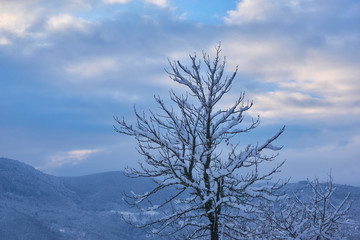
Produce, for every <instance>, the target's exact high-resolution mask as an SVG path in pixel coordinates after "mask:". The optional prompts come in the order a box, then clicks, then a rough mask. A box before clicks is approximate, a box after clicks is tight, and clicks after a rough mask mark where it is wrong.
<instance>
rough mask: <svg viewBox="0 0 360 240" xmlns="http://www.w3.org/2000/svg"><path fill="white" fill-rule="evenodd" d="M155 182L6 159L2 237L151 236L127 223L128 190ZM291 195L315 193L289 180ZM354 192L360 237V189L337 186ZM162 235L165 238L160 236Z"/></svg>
mask: <svg viewBox="0 0 360 240" xmlns="http://www.w3.org/2000/svg"><path fill="white" fill-rule="evenodd" d="M152 184H153V183H152V182H151V181H149V180H146V179H130V178H127V177H125V176H124V174H123V173H122V172H108V173H100V174H94V175H89V176H82V177H61V178H60V177H54V176H50V175H47V174H44V173H42V172H40V171H38V170H36V169H34V168H33V167H31V166H28V165H26V164H23V163H20V162H18V161H15V160H10V159H4V158H0V239H6V240H19V239H26V240H33V239H34V240H42V239H44V240H45V239H53V240H65V239H79V240H85V239H86V240H95V239H96V240H98V239H104V240H115V239H121V240H135V239H136V240H142V239H150V238H146V237H145V235H144V234H143V233H142V232H140V231H139V230H137V229H134V228H133V227H132V226H129V225H127V224H126V223H124V222H123V219H122V214H125V213H129V212H135V211H136V209H131V208H129V206H128V205H126V204H125V203H124V202H123V201H122V193H123V192H127V193H128V192H130V191H131V190H134V191H136V192H143V191H145V190H149V188H151V185H152ZM285 190H286V192H287V193H289V194H293V193H295V194H297V195H298V196H301V197H304V198H306V197H307V196H309V195H310V191H309V189H308V188H307V185H306V184H305V182H299V183H295V184H289V185H287V186H286V188H285ZM348 192H351V196H352V197H351V198H352V200H353V206H352V209H351V212H350V213H351V215H352V216H353V219H354V221H355V222H356V225H354V226H353V227H351V228H349V229H350V230H349V231H350V232H349V235H352V237H351V238H349V239H360V234H359V228H358V227H359V223H360V188H359V187H352V186H345V185H337V194H336V195H335V198H334V200H335V201H336V200H337V199H338V200H340V199H342V198H344V197H345V195H346V194H347V193H348ZM156 239H159V238H156Z"/></svg>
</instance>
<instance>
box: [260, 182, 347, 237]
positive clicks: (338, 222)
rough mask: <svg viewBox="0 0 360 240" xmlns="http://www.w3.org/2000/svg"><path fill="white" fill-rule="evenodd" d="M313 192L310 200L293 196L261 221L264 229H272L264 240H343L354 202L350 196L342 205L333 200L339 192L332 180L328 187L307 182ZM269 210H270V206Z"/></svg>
mask: <svg viewBox="0 0 360 240" xmlns="http://www.w3.org/2000/svg"><path fill="white" fill-rule="evenodd" d="M307 184H308V187H309V188H310V189H311V191H312V196H311V198H310V199H306V200H304V199H303V197H302V196H300V195H299V194H296V193H294V196H293V197H288V198H287V199H286V201H283V202H281V204H280V206H279V207H278V208H274V207H272V209H271V210H270V209H267V210H266V211H265V216H266V217H265V219H263V220H262V223H263V224H264V228H271V229H269V231H268V233H269V234H267V235H266V236H265V237H264V239H298V240H308V239H314V240H315V239H316V240H330V239H332V240H333V239H344V236H343V233H344V232H343V231H341V227H342V225H345V224H346V225H349V223H350V218H349V216H348V211H349V209H350V207H351V204H352V202H351V201H350V198H349V197H350V193H348V194H347V196H346V197H345V198H344V199H343V200H342V201H340V202H338V203H335V201H334V200H333V199H332V198H333V195H334V193H335V191H336V187H334V185H333V179H332V176H331V175H330V176H329V180H328V181H327V182H326V183H323V184H320V182H319V180H318V179H317V178H315V179H314V180H313V181H310V180H309V179H308V180H307ZM268 207H269V206H268Z"/></svg>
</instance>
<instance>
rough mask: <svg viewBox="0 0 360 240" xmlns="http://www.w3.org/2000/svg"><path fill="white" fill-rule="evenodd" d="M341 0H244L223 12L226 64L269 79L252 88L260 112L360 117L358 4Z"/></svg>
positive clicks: (275, 115) (259, 80)
mask: <svg viewBox="0 0 360 240" xmlns="http://www.w3.org/2000/svg"><path fill="white" fill-rule="evenodd" d="M345 2H346V4H345V3H342V4H340V3H339V2H337V1H330V2H327V3H325V2H324V1H313V0H307V1H297V0H290V1H280V0H271V1H264V0H252V1H249V0H244V1H240V2H239V3H238V4H237V8H236V10H231V11H228V16H227V17H226V18H225V22H226V23H227V24H229V25H228V26H229V27H230V28H232V29H233V31H234V32H233V33H232V34H229V35H228V36H227V37H226V39H225V40H224V41H222V42H223V46H224V50H225V51H224V54H225V55H227V57H228V59H231V63H230V66H231V67H234V65H236V64H238V65H239V71H240V72H241V73H242V74H244V75H246V76H247V77H248V79H251V78H252V79H253V81H254V82H257V84H259V85H260V84H264V85H265V86H267V84H271V85H272V88H271V90H269V89H268V90H266V89H265V88H260V89H261V91H258V92H255V93H254V95H253V99H254V100H255V102H256V103H257V104H258V105H257V108H260V114H261V115H262V116H264V117H269V118H274V119H277V118H279V117H280V116H283V117H285V116H286V117H287V118H289V119H293V120H295V119H301V118H305V119H308V118H312V119H322V120H328V121H331V120H333V121H337V120H335V119H338V118H341V116H346V117H345V118H346V119H348V120H352V119H353V118H354V116H356V117H357V118H359V117H360V105H359V104H358V103H359V102H360V97H359V95H358V92H360V84H358V83H359V81H360V77H359V76H360V70H359V68H358V66H359V64H360V58H359V56H360V50H359V49H360V48H359V47H360V44H359V42H360V30H359V29H360V21H359V20H360V15H359V14H356V12H357V13H359V4H358V3H356V2H354V1H351V0H349V1H345ZM334 117H335V118H334ZM280 118H282V117H280Z"/></svg>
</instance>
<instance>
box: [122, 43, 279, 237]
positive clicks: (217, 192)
mask: <svg viewBox="0 0 360 240" xmlns="http://www.w3.org/2000/svg"><path fill="white" fill-rule="evenodd" d="M215 49H216V56H215V57H214V59H213V60H210V57H209V55H207V54H206V53H203V55H202V58H200V59H199V58H197V56H196V55H194V56H191V55H190V60H191V67H190V68H189V67H187V66H185V65H183V64H181V63H180V62H179V61H176V62H170V61H169V63H170V67H171V71H167V73H168V74H169V76H170V78H171V79H172V80H174V81H175V82H177V83H179V84H181V85H183V86H185V88H186V89H187V90H188V91H187V92H186V94H183V95H179V94H176V93H175V92H174V91H173V90H171V91H170V99H171V101H172V102H173V103H174V105H175V106H176V108H175V109H174V108H173V107H168V106H167V105H166V104H165V102H164V101H163V100H162V99H161V98H160V97H157V96H155V101H156V102H157V104H158V105H159V107H160V111H161V112H160V113H154V112H152V111H149V114H148V115H147V114H145V113H139V112H137V111H136V109H135V111H134V112H135V115H136V118H137V121H136V124H134V125H132V124H129V123H127V122H126V121H125V120H124V119H119V118H117V117H115V120H116V121H117V123H118V125H117V126H115V130H116V131H117V132H119V133H121V134H126V135H130V136H133V137H135V138H136V140H137V142H138V151H139V153H140V154H142V155H143V156H144V161H142V162H139V165H140V169H128V173H129V174H130V175H131V176H135V177H150V178H153V179H154V180H155V181H156V187H155V188H154V189H152V190H151V191H149V192H146V193H143V194H135V193H134V194H133V195H132V198H133V199H132V200H134V202H133V203H134V204H137V205H139V206H140V204H141V203H145V202H148V201H149V200H151V199H152V197H153V196H154V195H156V194H160V195H161V192H162V191H166V190H169V191H170V192H172V193H173V194H172V195H171V196H170V197H169V198H168V199H165V200H163V202H161V203H160V204H156V205H155V204H151V205H150V207H149V208H144V209H142V210H143V211H145V212H146V211H151V212H154V211H156V212H157V213H159V212H161V211H162V209H163V212H162V213H161V214H153V215H152V216H153V217H152V218H151V219H149V221H147V222H146V223H142V224H141V223H139V224H138V227H141V228H144V229H147V230H149V231H150V232H151V233H152V234H159V235H161V234H164V235H172V236H173V237H176V236H179V234H181V236H182V237H181V239H206V238H210V239H211V240H218V239H243V238H247V239H248V238H252V237H251V236H255V235H256V234H257V231H256V227H255V225H256V224H254V221H256V214H254V213H255V212H256V210H257V207H258V205H260V202H261V201H273V200H274V199H275V198H276V191H277V190H278V189H279V188H280V187H281V186H282V184H283V183H282V182H280V181H278V182H276V183H273V184H271V183H269V180H270V179H272V177H273V175H274V174H275V173H277V172H278V171H279V168H280V167H281V166H282V164H283V163H284V162H278V163H276V164H275V163H274V165H273V167H270V168H269V165H268V164H264V165H266V167H262V166H263V163H265V162H271V161H274V160H275V158H276V156H277V155H278V154H277V153H276V151H278V150H280V149H281V147H276V146H274V145H273V142H274V141H275V140H276V139H277V138H278V137H279V136H280V135H281V134H282V133H283V131H284V127H282V128H281V129H280V130H279V131H277V132H276V133H275V134H274V135H273V136H272V137H270V138H269V139H268V140H266V141H265V142H264V143H263V144H256V145H251V144H249V145H247V147H244V148H243V149H240V147H239V143H238V142H237V140H236V138H234V137H235V136H237V135H238V134H241V133H246V132H249V131H251V130H253V129H254V128H256V127H257V126H258V125H259V117H257V118H256V119H249V120H250V121H247V123H246V121H244V114H245V112H246V111H248V110H249V109H250V108H251V107H252V106H253V103H252V102H248V101H244V97H245V96H244V93H240V94H239V97H238V98H237V99H236V101H234V103H233V104H232V105H231V106H229V107H228V108H226V109H221V108H220V107H221V106H222V105H221V104H220V103H221V100H222V98H223V97H224V95H225V94H226V93H228V92H229V91H230V88H231V86H232V83H233V81H234V79H235V77H236V74H237V71H238V69H237V68H236V70H235V71H234V73H233V74H232V75H229V76H226V74H224V72H225V58H222V57H221V56H220V53H221V48H220V46H217V47H216V48H215ZM204 68H205V70H204ZM243 125H245V126H243ZM225 150H226V151H228V153H227V154H224V151H225ZM130 200H131V199H128V201H130ZM148 206H149V205H148ZM166 206H168V207H166ZM130 221H131V219H130Z"/></svg>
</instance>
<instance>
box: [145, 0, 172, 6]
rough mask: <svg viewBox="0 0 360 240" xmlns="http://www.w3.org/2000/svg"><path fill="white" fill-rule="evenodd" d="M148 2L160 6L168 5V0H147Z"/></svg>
mask: <svg viewBox="0 0 360 240" xmlns="http://www.w3.org/2000/svg"><path fill="white" fill-rule="evenodd" d="M145 2H146V3H150V4H154V5H156V6H159V7H162V8H164V7H167V6H168V1H167V0H145Z"/></svg>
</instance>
